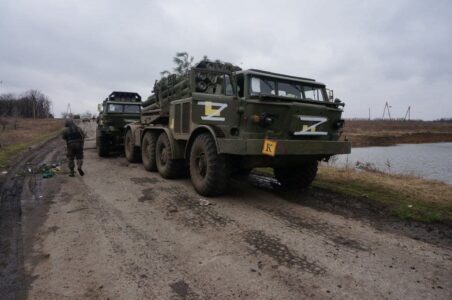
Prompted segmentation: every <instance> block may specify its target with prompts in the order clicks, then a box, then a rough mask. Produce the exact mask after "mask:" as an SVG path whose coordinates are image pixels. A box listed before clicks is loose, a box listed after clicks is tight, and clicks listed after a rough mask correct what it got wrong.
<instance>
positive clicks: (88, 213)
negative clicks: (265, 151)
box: [0, 124, 452, 299]
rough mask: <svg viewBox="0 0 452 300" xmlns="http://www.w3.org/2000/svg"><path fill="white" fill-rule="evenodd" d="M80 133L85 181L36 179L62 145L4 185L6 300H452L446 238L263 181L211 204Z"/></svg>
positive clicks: (444, 231) (245, 180)
mask: <svg viewBox="0 0 452 300" xmlns="http://www.w3.org/2000/svg"><path fill="white" fill-rule="evenodd" d="M84 126H85V128H86V129H87V130H88V131H89V134H90V136H89V139H88V141H87V142H86V144H85V148H86V150H85V156H86V159H85V170H86V175H85V176H84V177H80V176H77V177H75V178H69V177H68V176H67V169H66V168H63V170H62V171H61V172H60V173H58V174H57V175H56V176H54V177H52V178H50V179H43V178H42V176H41V174H40V173H37V174H33V173H34V172H33V171H32V172H29V170H28V168H30V167H33V166H36V165H40V164H42V163H47V164H51V163H61V162H62V163H64V144H63V142H62V141H60V140H58V139H55V140H53V141H50V142H48V143H46V144H45V145H44V146H42V147H36V148H35V149H34V150H32V151H29V152H27V153H26V154H25V155H23V156H22V157H21V158H20V159H19V160H18V161H17V163H16V167H15V169H14V170H11V171H10V173H9V175H7V177H5V178H4V180H3V181H4V182H3V188H2V194H1V196H2V199H1V209H2V210H1V219H0V223H1V224H0V225H1V227H0V231H1V232H0V233H1V239H0V242H1V245H0V246H1V247H0V267H1V268H0V270H1V271H0V298H1V299H14V298H30V299H302V298H308V297H309V298H318V299H323V298H343V299H350V298H353V299H368V298H379V299H381V298H388V299H451V298H452V236H451V230H450V228H447V227H441V226H437V225H428V226H426V225H420V224H414V223H406V222H402V221H396V220H393V219H388V218H386V217H383V216H381V215H380V214H379V212H378V210H377V209H375V208H372V206H369V205H366V204H361V203H358V204H357V203H356V202H355V201H352V200H351V199H344V198H341V196H338V195H335V194H332V193H331V192H328V191H323V190H316V189H311V190H309V191H306V192H305V193H301V194H295V193H294V192H288V191H283V190H280V189H279V188H278V185H277V183H276V182H275V181H274V180H273V179H271V178H265V177H260V176H257V175H250V176H248V177H241V178H237V179H235V180H233V182H232V183H231V185H230V189H229V194H228V195H227V196H224V197H218V198H213V199H206V198H203V197H200V196H199V195H197V194H196V192H194V190H193V188H192V186H191V184H190V181H189V179H180V180H165V179H162V178H161V177H160V176H159V175H158V174H157V173H148V172H146V171H145V170H144V169H143V167H142V165H140V164H129V163H127V162H126V160H125V158H124V157H121V156H119V157H118V156H116V157H110V158H99V157H98V156H97V154H96V151H95V145H94V136H93V134H94V129H95V124H89V125H84ZM16 174H19V175H16ZM206 200H207V201H206Z"/></svg>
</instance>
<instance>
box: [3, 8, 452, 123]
mask: <svg viewBox="0 0 452 300" xmlns="http://www.w3.org/2000/svg"><path fill="white" fill-rule="evenodd" d="M450 11H452V4H451V3H450V1H432V2H426V1H385V2H383V1H365V2H363V1H340V2H339V1H285V2H278V3H275V2H274V1H227V2H226V1H223V2H217V1H215V2H214V1H198V0H197V1H181V0H180V1H145V0H136V1H131V2H128V3H125V2H122V1H107V0H103V1H75V0H73V1H64V2H62V1H55V0H41V1H25V0H6V1H2V2H1V3H0V80H3V81H4V84H3V85H2V86H1V89H2V90H1V91H0V92H20V91H23V90H26V89H28V88H39V89H40V90H42V91H43V92H44V93H46V94H48V95H49V96H50V97H51V99H52V100H53V102H54V109H55V112H56V113H57V114H58V113H60V112H62V111H64V110H65V108H66V105H67V103H71V106H72V107H73V109H74V110H75V109H76V110H78V111H80V112H83V111H85V110H88V109H89V110H91V111H94V110H95V109H96V106H97V103H98V102H99V101H100V100H101V99H103V98H104V97H105V96H106V95H107V94H108V93H109V92H110V91H111V90H114V89H122V90H133V91H137V92H139V93H140V94H142V95H143V96H147V95H149V93H150V90H151V89H152V84H153V82H154V80H155V79H158V77H159V72H160V71H162V70H164V69H170V68H172V56H173V55H174V53H175V52H177V51H181V50H186V51H188V52H189V53H190V54H192V55H194V56H195V57H196V58H198V59H199V58H201V57H202V56H203V55H204V54H206V55H208V56H209V57H212V58H220V59H222V60H227V61H231V62H233V63H236V64H242V66H243V67H244V68H248V67H255V68H262V69H269V70H273V71H276V72H284V73H288V74H293V75H300V76H307V77H314V78H316V79H318V80H319V81H322V82H324V83H326V84H327V85H329V86H330V87H332V88H333V89H334V90H335V92H336V95H337V96H339V97H341V98H343V99H344V100H345V101H347V106H346V116H347V117H365V116H367V110H368V107H372V109H373V110H374V111H379V110H382V108H383V105H384V102H385V101H390V102H391V103H392V105H393V109H394V111H395V114H396V115H403V113H404V110H406V108H407V106H408V105H411V106H412V107H413V116H415V117H419V118H427V119H432V118H439V117H447V116H450V115H451V112H452V104H451V103H449V101H447V97H448V95H449V94H451V93H452V87H450V84H449V83H450V81H451V77H452V75H451V74H452V54H451V53H452V51H450V50H449V49H450V48H451V46H452V32H451V31H452V29H451V28H452V21H451V20H450V18H449V16H448V14H449V12H450Z"/></svg>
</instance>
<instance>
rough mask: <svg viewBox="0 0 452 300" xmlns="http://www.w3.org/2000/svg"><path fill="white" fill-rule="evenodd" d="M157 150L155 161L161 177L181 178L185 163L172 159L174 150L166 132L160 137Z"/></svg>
mask: <svg viewBox="0 0 452 300" xmlns="http://www.w3.org/2000/svg"><path fill="white" fill-rule="evenodd" d="M155 148H156V149H155V160H156V165H157V170H158V171H159V173H160V175H161V176H162V177H163V178H166V179H172V178H177V177H179V176H180V175H181V173H182V170H183V161H181V160H177V159H172V158H171V156H172V154H173V150H172V149H171V144H170V141H169V139H168V136H167V135H166V133H165V132H162V133H161V134H160V135H159V137H158V139H157V143H156V146H155Z"/></svg>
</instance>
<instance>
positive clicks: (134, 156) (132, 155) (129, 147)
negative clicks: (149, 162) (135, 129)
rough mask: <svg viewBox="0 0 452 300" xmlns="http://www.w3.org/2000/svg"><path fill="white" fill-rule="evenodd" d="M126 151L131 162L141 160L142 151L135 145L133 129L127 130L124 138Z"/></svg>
mask: <svg viewBox="0 0 452 300" xmlns="http://www.w3.org/2000/svg"><path fill="white" fill-rule="evenodd" d="M124 152H125V155H126V158H127V160H128V161H129V162H131V163H136V162H139V161H140V158H141V155H140V151H139V148H138V147H135V145H134V144H133V139H132V131H131V130H127V132H126V136H125V138H124Z"/></svg>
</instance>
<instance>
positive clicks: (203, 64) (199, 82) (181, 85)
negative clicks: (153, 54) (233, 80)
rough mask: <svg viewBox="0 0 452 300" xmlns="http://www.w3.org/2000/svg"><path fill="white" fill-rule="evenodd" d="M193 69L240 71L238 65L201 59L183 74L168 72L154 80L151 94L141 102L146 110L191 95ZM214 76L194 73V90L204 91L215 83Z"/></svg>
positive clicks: (157, 107)
mask: <svg viewBox="0 0 452 300" xmlns="http://www.w3.org/2000/svg"><path fill="white" fill-rule="evenodd" d="M193 69H207V70H210V71H218V72H235V71H240V70H241V69H240V67H238V66H234V65H233V64H231V63H227V62H222V61H220V60H215V61H211V60H208V59H203V60H201V61H200V62H198V63H197V64H195V66H194V67H193V68H192V69H191V70H190V71H188V72H187V73H185V74H170V75H168V76H165V77H163V78H161V79H160V80H158V81H156V82H155V84H154V89H153V91H152V92H153V94H152V95H151V96H149V97H148V98H147V100H146V101H144V102H143V107H144V108H146V110H153V109H159V108H161V107H163V106H164V105H165V103H167V101H168V100H169V101H171V100H173V99H182V98H186V97H190V96H191V90H190V73H191V72H192V71H193ZM215 80H216V76H213V75H212V74H208V73H202V72H199V73H198V74H197V75H196V91H197V92H204V91H206V89H207V86H208V85H209V84H211V83H215Z"/></svg>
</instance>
